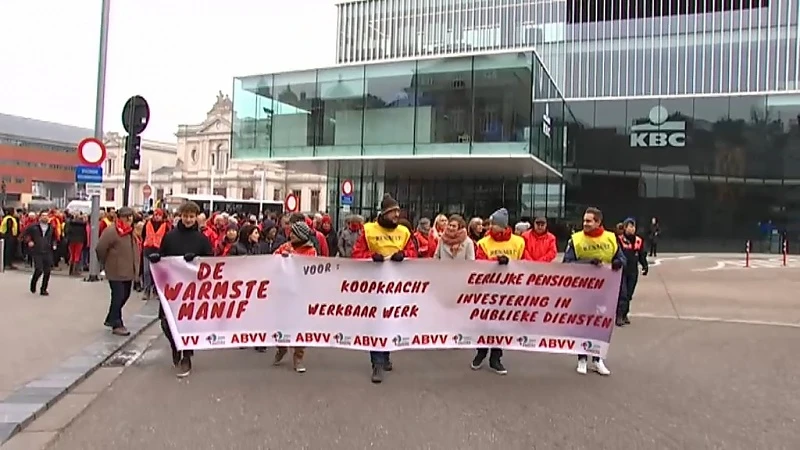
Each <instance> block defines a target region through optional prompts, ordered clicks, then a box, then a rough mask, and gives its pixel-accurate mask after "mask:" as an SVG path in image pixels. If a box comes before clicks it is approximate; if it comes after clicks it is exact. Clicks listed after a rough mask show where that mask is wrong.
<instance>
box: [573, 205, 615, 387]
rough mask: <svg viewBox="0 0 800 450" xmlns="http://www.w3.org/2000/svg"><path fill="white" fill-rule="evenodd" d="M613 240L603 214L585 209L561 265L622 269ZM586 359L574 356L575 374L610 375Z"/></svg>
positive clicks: (596, 359)
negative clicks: (581, 228)
mask: <svg viewBox="0 0 800 450" xmlns="http://www.w3.org/2000/svg"><path fill="white" fill-rule="evenodd" d="M618 242H619V241H618V240H617V237H616V236H615V235H614V233H612V232H610V231H606V230H605V229H604V228H603V213H602V211H600V210H599V209H597V208H587V209H586V212H585V213H583V231H578V232H577V233H575V234H573V235H572V238H571V239H570V240H569V243H567V250H566V251H565V252H564V262H565V263H588V264H592V265H594V266H597V267H600V266H602V265H603V264H610V265H611V269H612V270H613V271H615V272H617V271H619V270H621V269H622V268H623V267H624V266H625V262H626V261H625V255H624V254H623V253H622V250H621V249H620V248H619V245H618ZM625 295H626V294H625V285H624V283H622V282H621V283H620V290H619V300H618V301H624V299H625ZM587 359H588V356H587V355H585V354H583V355H578V367H577V371H578V373H580V374H582V375H586V373H587V369H591V370H592V371H594V372H597V373H598V374H600V375H611V371H610V370H608V368H607V367H606V365H605V363H604V362H603V359H602V358H600V357H599V356H592V364H591V366H589V367H587V366H588V364H587Z"/></svg>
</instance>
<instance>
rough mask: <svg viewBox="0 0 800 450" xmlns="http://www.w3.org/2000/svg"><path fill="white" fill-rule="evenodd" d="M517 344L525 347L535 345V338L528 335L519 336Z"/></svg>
mask: <svg viewBox="0 0 800 450" xmlns="http://www.w3.org/2000/svg"><path fill="white" fill-rule="evenodd" d="M517 344H519V346H520V347H525V348H532V347H536V338H532V337H528V336H520V337H518V338H517Z"/></svg>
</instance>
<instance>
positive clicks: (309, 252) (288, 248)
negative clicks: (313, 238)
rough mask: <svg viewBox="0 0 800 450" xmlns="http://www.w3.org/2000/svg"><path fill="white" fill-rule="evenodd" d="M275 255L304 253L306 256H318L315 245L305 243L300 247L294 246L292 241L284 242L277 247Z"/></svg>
mask: <svg viewBox="0 0 800 450" xmlns="http://www.w3.org/2000/svg"><path fill="white" fill-rule="evenodd" d="M274 254H275V255H284V254H286V255H291V254H294V255H304V256H317V249H315V248H314V246H313V245H303V246H300V247H293V246H292V243H291V242H284V243H283V244H282V245H281V246H280V247H278V248H277V249H275V253H274Z"/></svg>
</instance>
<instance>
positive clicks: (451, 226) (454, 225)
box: [447, 220, 458, 233]
mask: <svg viewBox="0 0 800 450" xmlns="http://www.w3.org/2000/svg"><path fill="white" fill-rule="evenodd" d="M456 231H458V222H456V221H455V220H451V221H450V222H448V223H447V232H448V233H455V232H456Z"/></svg>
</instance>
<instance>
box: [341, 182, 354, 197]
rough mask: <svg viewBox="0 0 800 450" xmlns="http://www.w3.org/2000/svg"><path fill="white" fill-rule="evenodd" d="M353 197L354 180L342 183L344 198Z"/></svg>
mask: <svg viewBox="0 0 800 450" xmlns="http://www.w3.org/2000/svg"><path fill="white" fill-rule="evenodd" d="M345 195H346V196H348V197H352V196H353V180H344V181H342V196H345Z"/></svg>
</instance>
